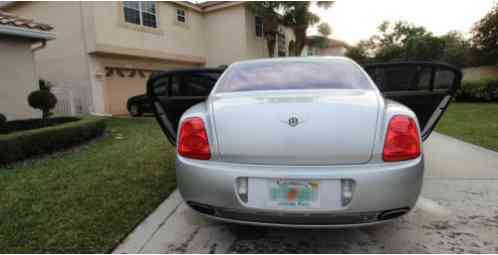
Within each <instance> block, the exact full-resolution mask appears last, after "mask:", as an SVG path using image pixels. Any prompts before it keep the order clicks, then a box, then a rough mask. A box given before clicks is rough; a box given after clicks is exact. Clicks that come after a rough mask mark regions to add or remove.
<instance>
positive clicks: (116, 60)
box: [92, 56, 199, 115]
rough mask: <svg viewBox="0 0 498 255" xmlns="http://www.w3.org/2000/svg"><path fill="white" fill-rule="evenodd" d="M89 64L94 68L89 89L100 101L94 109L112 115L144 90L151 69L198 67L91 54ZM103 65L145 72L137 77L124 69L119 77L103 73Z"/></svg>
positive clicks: (121, 113) (117, 113)
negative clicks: (143, 75)
mask: <svg viewBox="0 0 498 255" xmlns="http://www.w3.org/2000/svg"><path fill="white" fill-rule="evenodd" d="M92 66H93V67H94V68H95V70H94V71H93V72H95V74H96V75H95V78H94V81H93V84H94V86H95V87H94V88H93V89H92V91H94V93H95V94H94V97H95V98H103V100H100V102H99V103H98V104H96V105H95V108H96V109H97V110H98V112H105V113H110V114H114V115H123V114H126V113H127V110H126V101H127V100H128V98H129V97H130V96H135V95H139V94H143V93H145V90H146V87H145V86H146V82H147V78H148V77H149V75H150V74H151V72H152V71H155V70H164V71H166V70H170V69H179V68H193V67H199V65H196V64H189V63H183V62H172V61H159V60H146V59H139V58H135V59H133V58H129V57H116V56H105V57H104V56H98V57H96V56H95V57H93V56H92ZM105 67H113V68H125V69H134V70H147V71H144V74H145V77H140V76H139V75H138V74H136V75H134V76H133V77H130V76H129V72H126V71H125V72H124V73H123V74H124V76H119V75H118V74H117V73H114V74H112V75H110V76H106V72H105ZM97 93H99V94H97Z"/></svg>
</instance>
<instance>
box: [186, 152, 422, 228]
mask: <svg viewBox="0 0 498 255" xmlns="http://www.w3.org/2000/svg"><path fill="white" fill-rule="evenodd" d="M423 172H424V161H423V157H419V158H417V159H414V160H409V161H404V162H397V163H388V164H384V163H382V164H365V165H349V166H280V165H278V166H269V165H248V164H233V163H223V162H213V161H199V160H191V159H186V158H183V157H179V156H177V161H176V174H177V183H178V188H179V191H180V193H181V195H182V197H183V199H184V201H186V202H187V204H189V205H190V206H191V207H192V208H194V209H195V210H196V211H199V212H201V213H203V214H205V215H208V216H210V217H213V218H215V219H221V220H226V221H230V222H236V223H245V224H256V225H272V226H292V227H319V226H329V227H334V226H335V227H345V226H363V225H371V224H376V223H382V222H384V221H385V220H386V219H385V218H383V217H379V216H380V215H381V214H383V213H385V212H386V211H389V210H394V209H401V210H402V211H403V212H407V211H408V210H409V209H411V208H413V206H414V204H415V202H416V201H417V198H418V196H419V193H420V189H421V186H422V181H423ZM238 177H249V178H269V179H271V178H284V179H313V180H327V179H328V180H330V179H352V180H354V181H355V190H354V195H353V199H352V201H351V202H350V203H349V205H348V206H346V207H344V208H341V209H338V210H316V211H314V210H309V209H308V210H306V211H299V210H294V211H289V210H285V211H281V210H276V209H261V208H251V207H248V206H246V205H245V204H244V203H243V202H241V201H240V199H239V197H238V195H237V194H236V179H237V178H238ZM250 194H251V193H249V195H250ZM401 214H402V213H400V214H399V215H401Z"/></svg>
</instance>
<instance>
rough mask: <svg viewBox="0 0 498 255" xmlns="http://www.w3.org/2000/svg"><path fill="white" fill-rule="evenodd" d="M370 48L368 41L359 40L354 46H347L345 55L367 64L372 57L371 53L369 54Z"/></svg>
mask: <svg viewBox="0 0 498 255" xmlns="http://www.w3.org/2000/svg"><path fill="white" fill-rule="evenodd" d="M370 48H371V47H370V45H369V41H365V40H363V41H360V42H359V43H358V44H357V45H355V46H348V48H347V51H346V57H348V58H351V59H354V60H355V61H356V62H358V63H360V64H367V63H369V62H371V61H372V59H373V58H372V56H371V54H369V50H370Z"/></svg>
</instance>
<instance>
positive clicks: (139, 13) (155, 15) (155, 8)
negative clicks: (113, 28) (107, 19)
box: [123, 1, 159, 29]
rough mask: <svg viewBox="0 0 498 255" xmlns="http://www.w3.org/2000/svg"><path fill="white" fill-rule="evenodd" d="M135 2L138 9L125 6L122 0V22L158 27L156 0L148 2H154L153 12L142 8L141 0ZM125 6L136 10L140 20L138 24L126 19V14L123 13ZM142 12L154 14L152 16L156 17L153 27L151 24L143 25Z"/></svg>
mask: <svg viewBox="0 0 498 255" xmlns="http://www.w3.org/2000/svg"><path fill="white" fill-rule="evenodd" d="M136 3H138V9H135V8H132V7H128V6H126V5H125V2H124V1H123V19H124V22H125V23H128V24H133V25H137V26H143V27H148V28H151V29H156V28H158V27H159V20H158V17H157V5H156V2H154V1H150V3H152V4H154V10H155V13H152V12H148V11H146V10H142V1H136ZM126 8H128V9H132V10H135V11H138V19H139V21H140V24H135V23H132V22H128V21H126V16H125V15H126V14H125V13H124V9H126ZM142 13H147V14H150V15H154V17H155V18H156V26H155V27H151V26H146V25H144V22H143V17H142Z"/></svg>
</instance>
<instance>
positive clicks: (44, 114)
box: [42, 110, 50, 119]
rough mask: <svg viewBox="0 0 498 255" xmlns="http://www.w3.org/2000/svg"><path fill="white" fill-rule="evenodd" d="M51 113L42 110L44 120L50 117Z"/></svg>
mask: <svg viewBox="0 0 498 255" xmlns="http://www.w3.org/2000/svg"><path fill="white" fill-rule="evenodd" d="M49 113H50V111H45V110H42V119H46V118H47V117H48V116H49Z"/></svg>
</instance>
